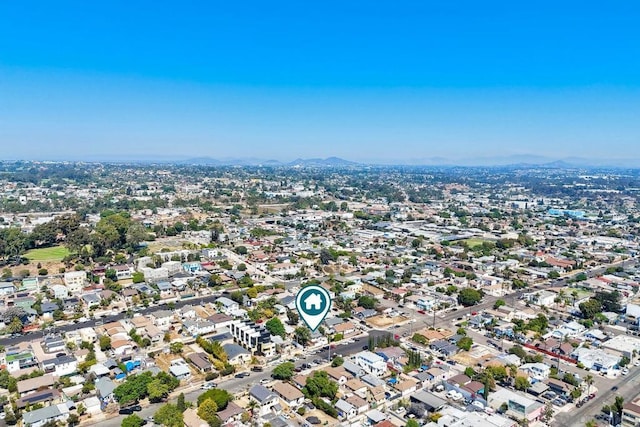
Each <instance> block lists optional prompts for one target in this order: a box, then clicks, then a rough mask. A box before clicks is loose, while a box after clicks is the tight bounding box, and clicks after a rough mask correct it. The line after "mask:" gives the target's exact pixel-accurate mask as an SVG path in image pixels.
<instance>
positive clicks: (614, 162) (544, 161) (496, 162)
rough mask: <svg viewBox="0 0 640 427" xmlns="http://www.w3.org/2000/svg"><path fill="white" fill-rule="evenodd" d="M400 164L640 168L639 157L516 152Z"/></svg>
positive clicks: (421, 159)
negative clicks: (512, 153) (549, 154)
mask: <svg viewBox="0 0 640 427" xmlns="http://www.w3.org/2000/svg"><path fill="white" fill-rule="evenodd" d="M400 164H407V165H415V166H452V167H453V166H480V167H482V166H485V167H490V166H502V167H547V168H556V169H568V168H588V167H620V168H640V159H637V158H635V159H634V158H628V159H606V158H602V159H592V158H583V157H566V158H562V159H557V158H555V159H554V158H551V157H545V156H538V155H527V154H518V155H512V156H494V157H466V158H459V159H447V158H444V157H429V158H420V159H413V160H410V161H407V162H400Z"/></svg>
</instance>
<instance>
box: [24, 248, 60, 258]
mask: <svg viewBox="0 0 640 427" xmlns="http://www.w3.org/2000/svg"><path fill="white" fill-rule="evenodd" d="M69 253H70V252H69V249H67V248H65V247H64V246H53V247H51V248H40V249H31V250H30V251H28V252H27V253H26V254H24V256H25V258H27V259H28V260H29V261H62V259H63V258H64V257H66V256H67V255H69Z"/></svg>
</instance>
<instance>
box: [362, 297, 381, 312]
mask: <svg viewBox="0 0 640 427" xmlns="http://www.w3.org/2000/svg"><path fill="white" fill-rule="evenodd" d="M377 305H378V300H377V299H376V298H374V297H371V296H369V295H362V296H361V297H360V298H358V306H360V307H362V308H366V309H368V310H373V309H375V308H376V306H377Z"/></svg>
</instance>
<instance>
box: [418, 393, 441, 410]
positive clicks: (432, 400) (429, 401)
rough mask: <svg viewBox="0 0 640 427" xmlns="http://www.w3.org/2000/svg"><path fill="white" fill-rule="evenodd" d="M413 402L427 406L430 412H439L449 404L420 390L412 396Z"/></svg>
mask: <svg viewBox="0 0 640 427" xmlns="http://www.w3.org/2000/svg"><path fill="white" fill-rule="evenodd" d="M411 400H415V401H418V402H420V403H423V404H425V405H427V407H428V408H429V410H437V409H438V408H441V407H442V406H444V405H446V404H447V401H446V400H444V399H441V398H439V397H438V396H436V395H435V394H433V393H429V392H428V391H424V390H420V391H418V392H417V393H414V394H412V395H411Z"/></svg>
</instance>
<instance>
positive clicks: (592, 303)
mask: <svg viewBox="0 0 640 427" xmlns="http://www.w3.org/2000/svg"><path fill="white" fill-rule="evenodd" d="M578 308H579V309H580V312H581V313H582V316H583V317H584V318H585V319H593V318H594V317H595V315H596V314H598V313H601V312H602V304H600V301H598V300H597V299H594V298H589V299H588V300H587V301H585V302H582V303H580V305H578Z"/></svg>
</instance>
